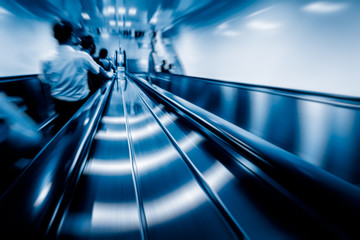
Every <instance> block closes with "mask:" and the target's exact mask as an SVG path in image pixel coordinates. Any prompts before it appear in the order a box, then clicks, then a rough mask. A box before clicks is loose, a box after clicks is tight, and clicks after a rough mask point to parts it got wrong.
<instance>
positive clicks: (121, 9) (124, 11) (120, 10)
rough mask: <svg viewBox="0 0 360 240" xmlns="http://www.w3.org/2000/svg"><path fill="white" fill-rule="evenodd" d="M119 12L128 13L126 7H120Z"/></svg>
mask: <svg viewBox="0 0 360 240" xmlns="http://www.w3.org/2000/svg"><path fill="white" fill-rule="evenodd" d="M118 12H119V14H121V15H124V14H125V13H126V8H123V7H119V10H118Z"/></svg>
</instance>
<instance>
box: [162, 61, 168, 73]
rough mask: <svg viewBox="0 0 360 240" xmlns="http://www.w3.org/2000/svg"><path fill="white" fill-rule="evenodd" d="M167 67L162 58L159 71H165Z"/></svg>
mask: <svg viewBox="0 0 360 240" xmlns="http://www.w3.org/2000/svg"><path fill="white" fill-rule="evenodd" d="M166 71H167V68H166V60H162V64H161V72H166Z"/></svg>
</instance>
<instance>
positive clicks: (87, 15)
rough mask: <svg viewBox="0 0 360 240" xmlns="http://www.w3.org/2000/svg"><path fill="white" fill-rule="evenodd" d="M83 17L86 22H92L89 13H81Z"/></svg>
mask: <svg viewBox="0 0 360 240" xmlns="http://www.w3.org/2000/svg"><path fill="white" fill-rule="evenodd" d="M81 16H82V17H83V19H85V20H90V16H89V14H87V13H81Z"/></svg>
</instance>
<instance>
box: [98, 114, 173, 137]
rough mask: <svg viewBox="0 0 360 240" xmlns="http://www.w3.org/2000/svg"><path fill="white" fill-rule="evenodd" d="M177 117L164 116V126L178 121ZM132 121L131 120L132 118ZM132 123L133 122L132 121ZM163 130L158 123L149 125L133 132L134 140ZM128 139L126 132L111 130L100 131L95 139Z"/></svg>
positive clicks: (162, 118)
mask: <svg viewBox="0 0 360 240" xmlns="http://www.w3.org/2000/svg"><path fill="white" fill-rule="evenodd" d="M176 118H177V117H176V116H175V115H170V116H166V115H164V116H162V117H161V118H160V119H161V122H162V123H163V124H164V125H167V124H170V123H172V122H174V121H175V120H176ZM130 119H131V118H130ZM130 122H131V120H130ZM161 131H162V130H161V128H160V127H159V126H158V124H157V123H156V122H154V123H152V124H148V125H144V126H143V128H140V129H136V130H134V131H131V135H132V137H133V139H134V140H140V139H144V138H148V137H149V136H152V135H153V134H156V133H158V132H161ZM126 137H127V134H126V132H125V131H111V130H105V131H104V130H101V131H98V132H97V134H96V136H95V139H97V140H123V139H125V138H126Z"/></svg>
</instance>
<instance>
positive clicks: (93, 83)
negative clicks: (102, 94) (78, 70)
mask: <svg viewBox="0 0 360 240" xmlns="http://www.w3.org/2000/svg"><path fill="white" fill-rule="evenodd" d="M80 46H81V50H82V51H85V52H87V53H88V54H89V55H90V56H91V57H92V58H93V59H94V61H95V62H97V63H98V64H99V65H100V66H101V64H100V62H99V58H97V57H95V52H96V45H95V41H94V38H93V37H92V36H90V35H86V36H82V37H81V43H80ZM108 80H109V78H107V77H104V76H100V75H99V74H94V73H92V72H91V71H88V86H89V90H90V95H91V94H94V93H95V92H96V90H98V89H99V88H101V86H103V84H104V83H105V82H107V81H108Z"/></svg>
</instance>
